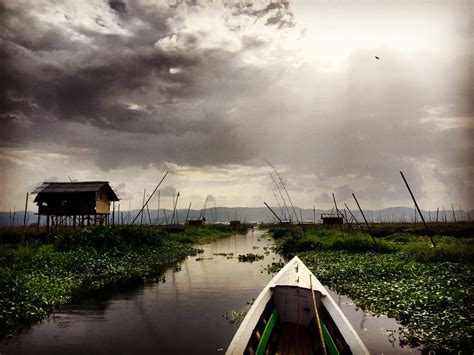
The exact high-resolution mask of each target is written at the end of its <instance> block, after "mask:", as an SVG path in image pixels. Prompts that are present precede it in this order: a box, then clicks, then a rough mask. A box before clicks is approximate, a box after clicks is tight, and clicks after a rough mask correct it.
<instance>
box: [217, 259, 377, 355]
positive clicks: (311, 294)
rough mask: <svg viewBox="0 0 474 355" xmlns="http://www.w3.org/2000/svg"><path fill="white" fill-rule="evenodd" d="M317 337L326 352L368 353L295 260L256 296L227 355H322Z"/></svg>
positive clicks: (351, 329)
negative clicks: (322, 340)
mask: <svg viewBox="0 0 474 355" xmlns="http://www.w3.org/2000/svg"><path fill="white" fill-rule="evenodd" d="M314 303H316V304H317V313H316V312H315V310H314ZM318 318H319V320H320V322H319V324H320V327H318V323H317V322H316V319H318ZM321 335H322V337H323V339H324V345H325V348H326V352H327V354H331V355H332V354H369V351H368V350H367V348H366V347H365V345H364V343H363V342H362V340H361V339H360V337H359V336H358V335H357V333H356V331H355V330H354V328H353V327H352V326H351V324H350V323H349V321H348V320H347V318H346V317H345V316H344V314H343V313H342V311H341V309H340V308H339V307H338V306H337V304H336V302H334V300H333V299H332V297H331V296H330V295H329V293H328V292H327V290H326V289H325V288H324V286H323V285H322V284H321V282H319V280H318V279H317V278H316V277H315V276H314V275H313V274H312V273H311V271H309V269H308V268H307V267H306V265H304V264H303V262H302V261H301V260H300V259H299V258H298V257H297V256H295V257H294V258H293V259H292V260H291V261H290V262H289V263H288V264H286V265H285V267H283V269H281V270H280V271H279V272H278V274H276V275H275V277H274V278H273V279H272V280H271V281H270V282H269V283H268V284H267V286H265V288H264V289H263V291H262V292H261V293H260V295H259V296H258V297H257V299H256V300H255V302H254V303H253V305H252V307H251V308H250V310H249V312H248V313H247V315H246V316H245V318H244V320H243V321H242V324H241V325H240V327H239V329H238V330H237V332H236V333H235V335H234V338H233V339H232V342H231V343H230V345H229V348H228V349H227V352H226V354H258V355H260V354H323V353H324V350H323V343H322V342H321Z"/></svg>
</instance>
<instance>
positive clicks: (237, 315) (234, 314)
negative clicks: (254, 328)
mask: <svg viewBox="0 0 474 355" xmlns="http://www.w3.org/2000/svg"><path fill="white" fill-rule="evenodd" d="M254 301H255V299H253V298H252V299H251V300H250V301H248V302H247V304H246V305H245V306H244V307H242V308H241V309H239V310H236V311H227V312H225V313H224V314H223V315H222V316H223V317H225V319H227V320H228V321H229V323H231V324H234V323H236V322H240V321H242V320H243V319H244V318H245V316H246V315H247V313H248V312H249V310H250V307H252V304H253V302H254Z"/></svg>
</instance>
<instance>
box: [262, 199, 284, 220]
mask: <svg viewBox="0 0 474 355" xmlns="http://www.w3.org/2000/svg"><path fill="white" fill-rule="evenodd" d="M263 203H264V204H265V206H267V208H268V209H269V210H270V212H271V213H273V215H274V216H275V217H276V218H277V219H278V221H280V223H281V219H280V217H278V216H277V214H276V213H275V212H274V211H273V210H272V208H271V207H270V206H268V205H267V203H266V202H263Z"/></svg>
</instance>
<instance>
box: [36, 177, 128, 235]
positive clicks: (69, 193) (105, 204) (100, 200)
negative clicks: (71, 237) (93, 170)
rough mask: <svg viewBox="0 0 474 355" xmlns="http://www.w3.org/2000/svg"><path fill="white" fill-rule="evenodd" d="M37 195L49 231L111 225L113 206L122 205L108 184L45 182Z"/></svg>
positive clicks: (93, 182) (40, 210)
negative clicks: (114, 204)
mask: <svg viewBox="0 0 474 355" xmlns="http://www.w3.org/2000/svg"><path fill="white" fill-rule="evenodd" d="M33 193H36V194H37V196H36V198H35V200H34V202H36V204H37V205H38V215H40V216H42V215H43V216H46V217H47V222H46V223H47V225H48V227H49V225H50V222H51V224H52V225H53V226H58V225H63V224H67V225H85V224H87V225H91V224H93V225H95V224H107V223H108V217H109V214H110V202H114V201H119V198H118V197H117V195H116V194H115V192H114V191H113V190H112V188H111V187H110V185H109V183H108V181H84V182H44V183H42V184H41V185H40V186H39V187H37V188H36V189H35V190H34V191H33Z"/></svg>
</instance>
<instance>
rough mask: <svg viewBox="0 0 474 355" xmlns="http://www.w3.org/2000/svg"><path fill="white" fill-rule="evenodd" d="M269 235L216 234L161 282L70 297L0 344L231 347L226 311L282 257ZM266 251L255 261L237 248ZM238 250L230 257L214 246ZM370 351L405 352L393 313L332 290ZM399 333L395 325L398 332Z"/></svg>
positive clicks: (147, 349) (97, 349)
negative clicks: (365, 308)
mask: <svg viewBox="0 0 474 355" xmlns="http://www.w3.org/2000/svg"><path fill="white" fill-rule="evenodd" d="M269 243H271V241H270V240H269V239H267V238H264V237H262V232H261V231H255V232H249V233H248V234H247V236H235V237H231V238H227V239H221V240H216V241H215V242H213V243H210V244H207V245H204V246H202V249H203V251H204V252H203V253H202V254H198V255H197V256H195V257H189V258H188V259H186V260H185V261H183V262H182V263H181V265H180V268H176V267H172V268H170V269H168V270H167V271H166V272H165V275H164V280H165V281H164V282H160V283H153V284H147V285H145V286H140V287H134V288H132V289H129V290H128V291H126V292H114V293H112V294H109V295H107V296H101V297H95V298H91V299H87V300H84V301H83V302H81V304H77V305H69V306H66V307H64V308H63V310H62V311H61V312H59V313H57V314H55V315H53V316H51V317H49V318H48V319H47V320H46V321H45V322H43V323H42V324H40V325H37V326H35V327H33V328H32V329H31V330H29V331H27V332H24V333H23V334H21V335H19V336H16V337H14V338H12V339H9V340H7V341H4V342H3V343H2V344H0V352H1V353H4V354H13V353H35V354H63V353H68V354H79V353H80V354H82V353H85V352H87V353H90V354H103V353H120V354H124V353H158V354H210V353H216V352H217V353H218V352H221V351H223V350H222V349H224V350H225V349H226V348H227V346H228V344H229V343H230V340H231V339H232V336H233V334H234V333H235V331H236V329H237V327H238V324H230V323H229V321H228V320H226V319H225V317H224V316H223V315H224V313H225V312H227V311H229V310H237V309H240V308H242V307H243V306H245V305H246V303H247V302H248V301H249V300H251V299H252V298H255V297H256V296H257V295H258V294H259V292H260V291H261V290H262V288H263V287H264V286H265V285H266V284H267V283H268V281H269V280H270V279H271V275H268V274H267V272H266V271H265V270H264V268H265V267H266V266H267V265H268V264H269V263H271V262H273V261H278V260H279V257H278V256H276V255H274V254H273V253H271V252H270V253H267V255H265V251H266V250H265V249H264V247H267V246H268V245H269ZM249 252H250V253H255V254H262V255H265V258H264V260H262V261H258V262H254V263H241V262H238V260H237V256H238V255H239V254H247V253H249ZM223 253H225V254H227V253H233V254H234V255H233V256H234V257H233V258H227V257H226V256H223V255H215V254H223ZM331 294H332V296H333V297H334V299H335V301H336V303H338V304H339V305H340V307H341V309H342V310H343V312H344V313H345V314H346V316H347V317H348V318H349V320H350V321H351V323H352V325H353V326H354V328H355V329H356V330H357V331H358V333H359V334H360V336H361V337H362V339H363V340H364V342H365V343H366V345H367V347H368V348H369V350H370V351H371V352H372V353H384V354H390V353H394V354H395V353H400V352H404V351H410V350H409V349H401V348H400V347H399V346H398V340H395V341H393V344H392V343H391V342H390V339H391V338H390V337H389V334H390V332H388V333H387V329H389V330H398V327H399V325H398V324H397V323H396V322H395V321H394V320H392V319H387V318H385V317H381V318H375V317H371V316H369V315H365V314H364V313H363V312H362V311H360V310H356V308H355V307H354V305H353V304H352V303H351V301H350V300H349V299H348V298H347V297H344V296H339V295H337V294H335V293H334V292H331ZM394 336H395V337H396V333H395V334H394Z"/></svg>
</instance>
